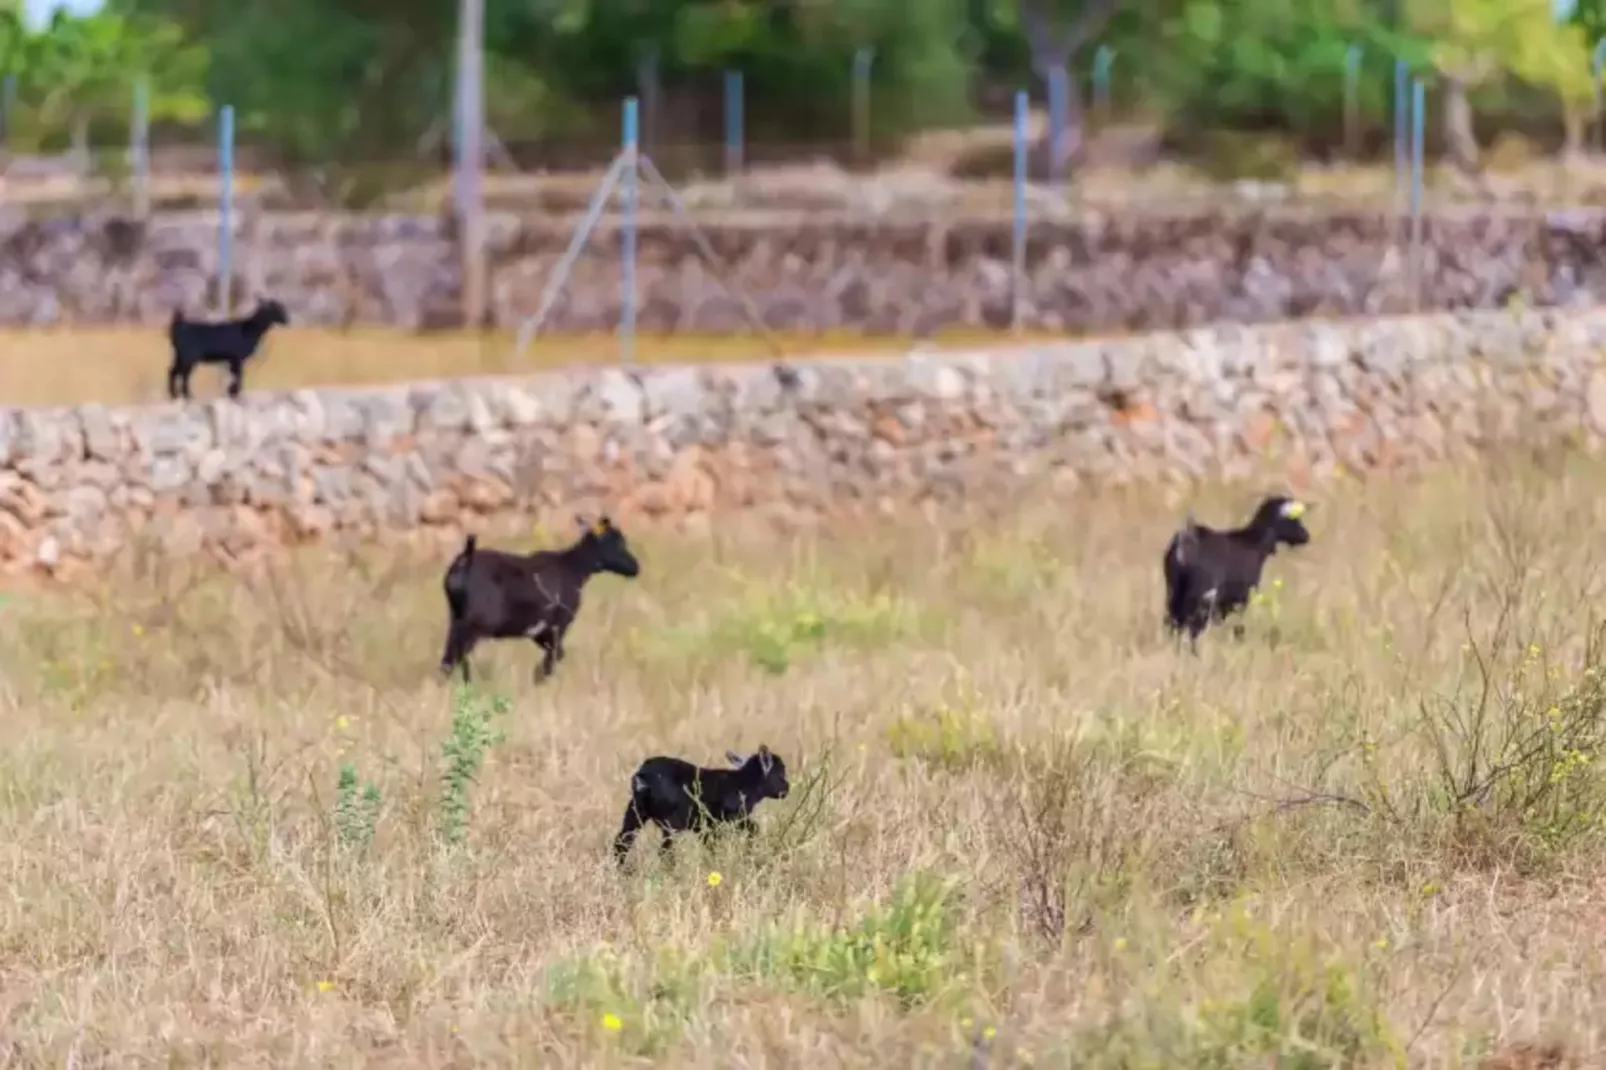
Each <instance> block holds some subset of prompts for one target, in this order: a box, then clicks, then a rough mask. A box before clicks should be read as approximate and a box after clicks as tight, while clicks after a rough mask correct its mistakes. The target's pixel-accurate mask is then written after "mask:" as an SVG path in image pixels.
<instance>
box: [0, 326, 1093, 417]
mask: <svg viewBox="0 0 1606 1070" xmlns="http://www.w3.org/2000/svg"><path fill="white" fill-rule="evenodd" d="M1046 337H1053V338H1055V339H1059V340H1063V338H1064V337H1065V336H1064V335H1063V334H1060V335H1054V336H1047V335H1031V334H1028V335H1025V336H1024V337H1015V336H1001V335H999V334H997V333H996V332H981V331H975V332H965V331H948V332H942V333H940V334H939V335H937V336H936V337H933V338H926V339H919V340H917V339H913V338H898V337H892V336H872V335H858V334H840V335H832V334H825V335H813V334H811V335H807V336H802V335H797V336H791V335H787V336H779V337H777V338H775V341H776V343H777V344H778V346H779V349H780V352H781V354H782V355H784V356H786V357H793V358H807V359H809V360H815V359H819V355H820V354H822V353H824V354H828V355H829V354H839V355H841V356H853V355H856V354H858V355H862V354H873V353H900V352H904V351H906V350H908V349H909V348H910V347H912V346H915V345H922V346H928V347H936V348H944V347H955V346H958V347H964V346H975V347H987V346H996V345H999V344H1000V343H1001V342H1030V341H1032V340H1034V338H1036V339H1041V338H1046ZM774 354H775V351H774V350H773V349H771V347H770V345H769V344H768V343H767V342H766V340H765V339H764V338H763V337H761V336H759V335H711V336H706V337H703V336H697V335H666V336H659V337H653V336H638V338H637V341H636V361H637V362H638V363H641V364H676V363H686V364H707V363H718V362H721V361H743V360H771V359H775V357H774ZM171 358H172V350H171V349H170V348H169V346H168V342H167V332H166V329H165V327H144V328H140V327H128V326H116V327H104V328H101V327H71V328H61V329H56V330H19V329H13V330H4V329H0V403H3V404H6V405H71V404H81V403H84V402H100V403H102V404H106V405H117V404H130V403H142V402H154V401H161V400H165V399H166V398H167V366H168V362H169V361H170V360H171ZM618 363H619V340H618V338H617V336H615V335H587V336H568V337H562V336H553V337H548V338H537V339H535V340H534V342H532V344H531V345H530V348H529V349H528V350H526V351H525V353H524V354H523V356H522V357H515V356H514V338H513V335H512V334H511V333H509V332H486V333H484V334H476V333H473V332H466V331H458V332H441V333H438V334H425V335H421V334H413V333H409V332H405V331H398V330H384V329H379V328H354V329H352V330H349V331H338V330H315V329H312V328H298V327H291V328H288V329H279V330H275V331H274V332H273V333H272V334H270V335H269V336H268V338H267V340H266V341H265V342H264V343H263V348H262V351H261V353H260V355H259V357H258V358H257V359H256V360H254V361H253V362H252V363H251V364H248V365H247V366H246V370H245V388H246V390H248V391H251V390H293V389H298V388H300V387H318V386H342V385H362V384H376V383H398V382H406V381H408V380H416V379H445V378H462V377H466V376H474V375H517V374H533V373H535V372H539V371H551V370H557V369H569V368H582V367H596V366H604V365H616V364H618ZM227 382H228V372H227V370H226V369H223V368H220V367H216V366H209V367H203V368H199V369H197V370H196V372H195V377H194V379H193V380H192V382H191V389H192V391H193V392H194V394H195V396H196V397H197V398H204V397H215V396H219V395H221V394H223V392H224V389H225V387H226V385H227Z"/></svg>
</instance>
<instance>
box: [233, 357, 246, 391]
mask: <svg viewBox="0 0 1606 1070" xmlns="http://www.w3.org/2000/svg"><path fill="white" fill-rule="evenodd" d="M244 384H245V361H243V360H238V359H235V360H230V361H229V397H231V398H238V397H239V396H240V387H241V386H243V385H244Z"/></svg>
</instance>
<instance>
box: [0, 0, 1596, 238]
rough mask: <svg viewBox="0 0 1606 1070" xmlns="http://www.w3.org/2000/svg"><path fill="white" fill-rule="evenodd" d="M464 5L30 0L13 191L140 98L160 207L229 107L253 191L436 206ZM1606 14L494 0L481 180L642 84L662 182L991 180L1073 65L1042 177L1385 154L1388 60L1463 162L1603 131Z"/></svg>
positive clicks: (587, 159) (608, 113)
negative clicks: (735, 171)
mask: <svg viewBox="0 0 1606 1070" xmlns="http://www.w3.org/2000/svg"><path fill="white" fill-rule="evenodd" d="M457 20H458V7H457V4H456V3H455V2H453V0H230V2H227V3H220V2H218V0H104V2H103V3H102V4H100V5H99V6H94V5H93V4H92V3H91V0H73V3H72V4H71V5H70V6H68V7H59V6H58V7H56V8H54V9H52V7H51V5H50V4H49V3H47V2H45V0H26V2H25V3H19V2H18V0H13V2H12V3H11V5H10V6H9V7H3V8H0V71H3V72H4V76H5V83H4V94H3V96H4V99H3V100H0V111H3V115H4V144H5V149H6V168H5V188H4V190H3V194H4V196H5V197H6V198H7V199H11V200H22V199H28V200H37V199H46V200H48V199H52V198H58V197H66V196H71V197H77V198H82V197H85V196H90V195H101V196H105V195H110V193H111V192H112V191H114V190H115V189H116V188H117V183H118V182H119V181H120V180H121V179H122V178H123V177H124V176H126V175H127V174H128V172H129V168H130V156H131V153H130V149H129V146H130V143H131V136H130V129H131V124H132V122H133V116H134V113H135V110H136V103H135V102H136V99H137V98H139V97H140V95H141V93H144V94H145V96H144V102H145V106H146V108H147V109H148V115H149V119H150V128H149V143H150V146H151V150H150V168H151V174H152V176H153V179H152V182H153V185H152V196H153V197H154V198H155V199H156V202H157V204H158V205H164V204H173V203H175V202H188V201H191V200H200V201H206V200H208V199H210V198H212V197H213V196H215V194H214V187H215V185H216V183H215V180H210V181H209V180H207V177H206V176H208V175H210V174H215V169H216V139H217V132H216V131H217V120H216V115H217V111H218V108H219V107H221V106H222V105H224V104H229V105H233V107H234V108H235V110H236V114H237V129H238V145H239V148H238V168H239V170H240V172H241V175H242V182H243V183H245V186H243V187H242V193H244V194H247V195H253V194H254V195H259V196H261V197H263V198H265V203H271V202H275V201H283V202H286V203H288V204H295V205H298V206H308V207H313V206H330V207H334V206H341V207H353V208H356V207H371V206H381V205H387V206H393V207H403V206H405V207H419V206H420V203H421V202H426V203H427V202H428V201H430V200H431V199H432V198H438V197H439V196H440V195H442V191H443V189H444V185H445V183H444V180H445V177H446V174H447V171H448V164H449V160H450V154H451V143H452V84H453V81H452V80H453V74H454V70H455V54H456V34H457ZM1603 30H1606V0H1576V2H1575V3H1572V4H1570V5H1561V6H1558V5H1557V2H1556V0H1231V2H1220V3H1218V2H1215V0H1147V2H1142V3H1136V2H1120V0H921V2H920V3H910V2H908V0H792V2H775V0H768V2H764V0H654V2H647V0H486V3H485V82H486V88H485V102H486V122H487V126H488V136H489V141H490V145H489V154H488V164H489V166H490V167H491V169H492V184H490V185H489V186H488V187H487V194H488V197H489V198H490V202H491V204H492V205H493V206H494V205H495V204H496V202H497V200H498V198H502V199H512V200H517V199H518V196H519V193H520V187H519V186H518V185H517V180H518V179H520V178H522V177H536V176H542V175H545V176H549V177H550V176H554V175H565V174H567V175H574V176H588V175H589V176H591V177H592V178H594V177H595V173H596V172H598V171H600V169H601V168H602V167H603V166H605V165H606V164H607V162H608V160H609V159H610V158H611V156H612V155H613V153H614V152H616V151H617V148H618V144H619V124H620V101H621V99H622V98H623V97H625V96H627V95H631V94H634V95H638V96H639V97H640V99H641V102H642V137H643V142H644V146H645V148H646V149H647V151H648V152H649V153H650V154H651V155H652V157H653V158H654V160H655V161H656V162H657V163H658V164H659V166H660V167H661V169H662V170H663V171H664V172H665V174H666V175H667V176H668V177H669V178H670V179H671V181H680V182H684V181H691V180H695V179H697V178H700V177H709V176H716V175H718V174H721V173H722V172H724V171H725V170H727V169H728V168H731V167H739V168H740V169H743V170H751V169H753V168H764V167H775V166H778V165H797V164H805V163H806V164H811V165H818V164H820V163H822V162H825V163H829V164H833V165H835V166H837V167H840V168H843V169H847V170H857V169H865V168H869V167H872V166H875V165H878V164H880V165H885V164H886V162H887V161H888V160H891V159H896V160H898V161H900V162H901V163H905V164H911V165H921V166H927V167H930V168H931V169H933V170H937V171H941V172H943V173H944V174H945V175H947V176H949V177H970V178H979V177H1003V176H1005V175H1007V174H1008V170H1009V167H1010V159H1011V150H1010V139H1009V128H1008V122H1009V110H1010V99H1011V95H1012V93H1013V91H1014V90H1015V89H1017V88H1026V89H1029V90H1030V91H1031V93H1032V96H1033V101H1034V105H1035V106H1036V107H1037V108H1039V109H1041V108H1043V107H1044V106H1045V105H1046V103H1047V100H1048V98H1049V96H1050V94H1049V92H1048V87H1049V86H1050V85H1052V84H1053V82H1054V79H1055V78H1056V77H1057V76H1056V71H1060V70H1063V71H1064V72H1065V74H1064V79H1065V85H1066V91H1065V92H1064V93H1063V94H1062V95H1061V96H1060V98H1059V99H1060V101H1061V106H1058V107H1056V109H1055V111H1056V114H1057V115H1059V116H1063V122H1062V124H1061V127H1062V137H1061V138H1060V139H1059V140H1058V142H1057V143H1056V144H1057V151H1056V152H1054V153H1049V152H1048V150H1046V149H1043V150H1041V151H1039V152H1038V153H1037V154H1036V155H1035V156H1034V159H1033V167H1034V168H1035V169H1037V170H1040V171H1041V170H1050V171H1054V172H1056V173H1063V174H1064V175H1066V176H1069V177H1071V178H1072V179H1075V178H1076V177H1077V176H1082V177H1084V178H1085V177H1087V176H1091V175H1093V174H1095V173H1096V172H1098V171H1100V170H1101V169H1105V170H1108V169H1111V168H1114V169H1121V168H1142V167H1147V166H1150V165H1152V164H1155V163H1156V162H1160V161H1164V162H1165V163H1167V164H1169V165H1174V166H1178V167H1186V168H1188V169H1190V171H1192V172H1196V173H1197V174H1198V175H1199V176H1200V177H1201V178H1205V179H1256V180H1262V181H1264V180H1276V179H1279V178H1285V177H1288V176H1290V175H1292V174H1294V173H1296V172H1301V171H1303V170H1306V169H1308V168H1309V167H1312V166H1317V167H1319V166H1321V165H1323V164H1331V163H1334V162H1339V161H1343V162H1347V163H1350V164H1354V163H1357V162H1364V161H1378V162H1385V161H1388V160H1389V159H1390V157H1391V153H1392V151H1393V149H1392V145H1393V141H1392V138H1393V134H1392V131H1391V125H1392V123H1393V101H1392V95H1393V86H1394V78H1395V65H1396V61H1400V60H1403V61H1404V62H1405V64H1406V65H1407V66H1408V69H1409V71H1410V73H1411V75H1412V76H1413V77H1422V78H1424V79H1425V80H1426V81H1427V83H1428V93H1429V101H1430V103H1429V109H1430V113H1431V116H1432V118H1431V120H1430V121H1429V123H1428V153H1429V155H1430V156H1432V157H1435V158H1438V159H1441V160H1444V161H1447V162H1448V163H1449V164H1451V165H1453V167H1454V168H1455V169H1456V170H1457V171H1459V172H1461V173H1465V174H1467V175H1474V174H1477V173H1479V172H1481V171H1484V170H1486V169H1488V168H1490V167H1491V166H1494V167H1495V169H1498V167H1499V166H1500V165H1502V164H1508V163H1510V162H1511V160H1512V159H1513V158H1521V159H1524V160H1525V159H1529V158H1532V157H1535V156H1544V157H1553V156H1555V154H1557V153H1558V152H1561V151H1563V150H1571V151H1572V153H1573V155H1574V156H1575V157H1576V156H1582V155H1584V153H1585V150H1588V149H1590V148H1591V147H1592V146H1594V145H1595V143H1596V140H1597V136H1598V129H1597V128H1598V123H1596V122H1595V120H1596V118H1597V113H1598V103H1597V86H1598V84H1599V70H1598V62H1597V60H1598V57H1597V55H1596V54H1595V49H1596V44H1597V42H1598V41H1599V40H1600V38H1601V36H1602V32H1603ZM142 82H143V83H144V85H145V86H146V88H145V89H141V88H140V85H141V83H142ZM733 94H734V95H735V96H739V98H740V100H739V103H733V99H732V97H733ZM733 107H736V108H738V109H739V111H738V112H737V118H736V120H735V123H736V125H737V126H738V127H739V129H740V131H741V146H740V151H739V161H738V158H737V157H736V156H735V155H733V153H732V152H731V146H730V141H731V136H730V132H729V131H730V128H731V125H732V108H733ZM1034 129H1035V130H1036V132H1037V133H1038V134H1046V123H1045V122H1044V121H1043V116H1042V115H1041V114H1037V115H1036V116H1035V117H1034ZM1491 153H1492V154H1493V158H1491ZM252 181H255V182H257V183H258V185H257V186H252V185H250V183H251V182H252ZM498 182H500V183H501V185H498V184H497V183H498ZM261 183H267V184H268V185H267V186H262V185H261ZM510 183H511V184H510ZM1335 192H1339V193H1342V190H1339V191H1335ZM579 199H580V200H581V201H582V202H583V200H584V197H583V196H581V197H580V198H579Z"/></svg>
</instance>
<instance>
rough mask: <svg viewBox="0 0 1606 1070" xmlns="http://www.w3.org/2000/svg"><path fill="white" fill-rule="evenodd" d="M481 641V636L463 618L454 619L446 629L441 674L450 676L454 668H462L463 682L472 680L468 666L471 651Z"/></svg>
mask: <svg viewBox="0 0 1606 1070" xmlns="http://www.w3.org/2000/svg"><path fill="white" fill-rule="evenodd" d="M478 642H479V636H478V635H476V634H475V633H474V631H473V630H472V629H470V628H469V627H468V626H467V625H465V624H464V623H463V622H462V621H461V620H453V621H452V623H451V625H450V626H449V627H448V628H447V629H446V652H445V653H444V654H442V655H441V675H443V676H450V675H451V672H452V670H453V669H459V670H461V672H462V674H463V682H464V683H465V684H466V683H470V682H471V674H470V672H469V668H468V655H469V651H471V650H473V649H474V646H475V644H476V643H478Z"/></svg>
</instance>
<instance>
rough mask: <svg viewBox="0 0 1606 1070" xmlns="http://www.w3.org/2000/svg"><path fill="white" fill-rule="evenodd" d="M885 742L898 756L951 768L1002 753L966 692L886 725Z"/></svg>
mask: <svg viewBox="0 0 1606 1070" xmlns="http://www.w3.org/2000/svg"><path fill="white" fill-rule="evenodd" d="M887 746H888V747H890V748H891V750H892V753H893V754H894V755H895V756H897V757H899V758H904V759H918V760H920V761H923V762H926V763H927V764H928V765H932V766H935V767H937V768H938V769H946V770H950V771H954V770H961V769H968V768H971V767H973V766H976V765H986V764H993V763H996V762H997V761H998V760H999V759H1000V758H1001V757H1002V755H1003V750H1002V748H1001V747H1000V745H999V742H998V734H997V733H996V732H995V731H994V730H993V726H992V724H991V723H990V722H989V721H988V720H987V717H986V715H985V714H984V713H982V712H981V710H979V709H978V708H977V704H976V702H975V699H974V697H973V696H969V695H967V696H966V697H965V698H962V699H961V700H960V701H959V702H957V703H948V702H942V703H939V704H937V705H936V706H935V707H934V708H931V709H925V710H920V711H917V712H914V713H909V714H905V715H903V716H901V717H899V718H898V719H897V720H895V721H893V722H892V724H890V725H888V726H887Z"/></svg>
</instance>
